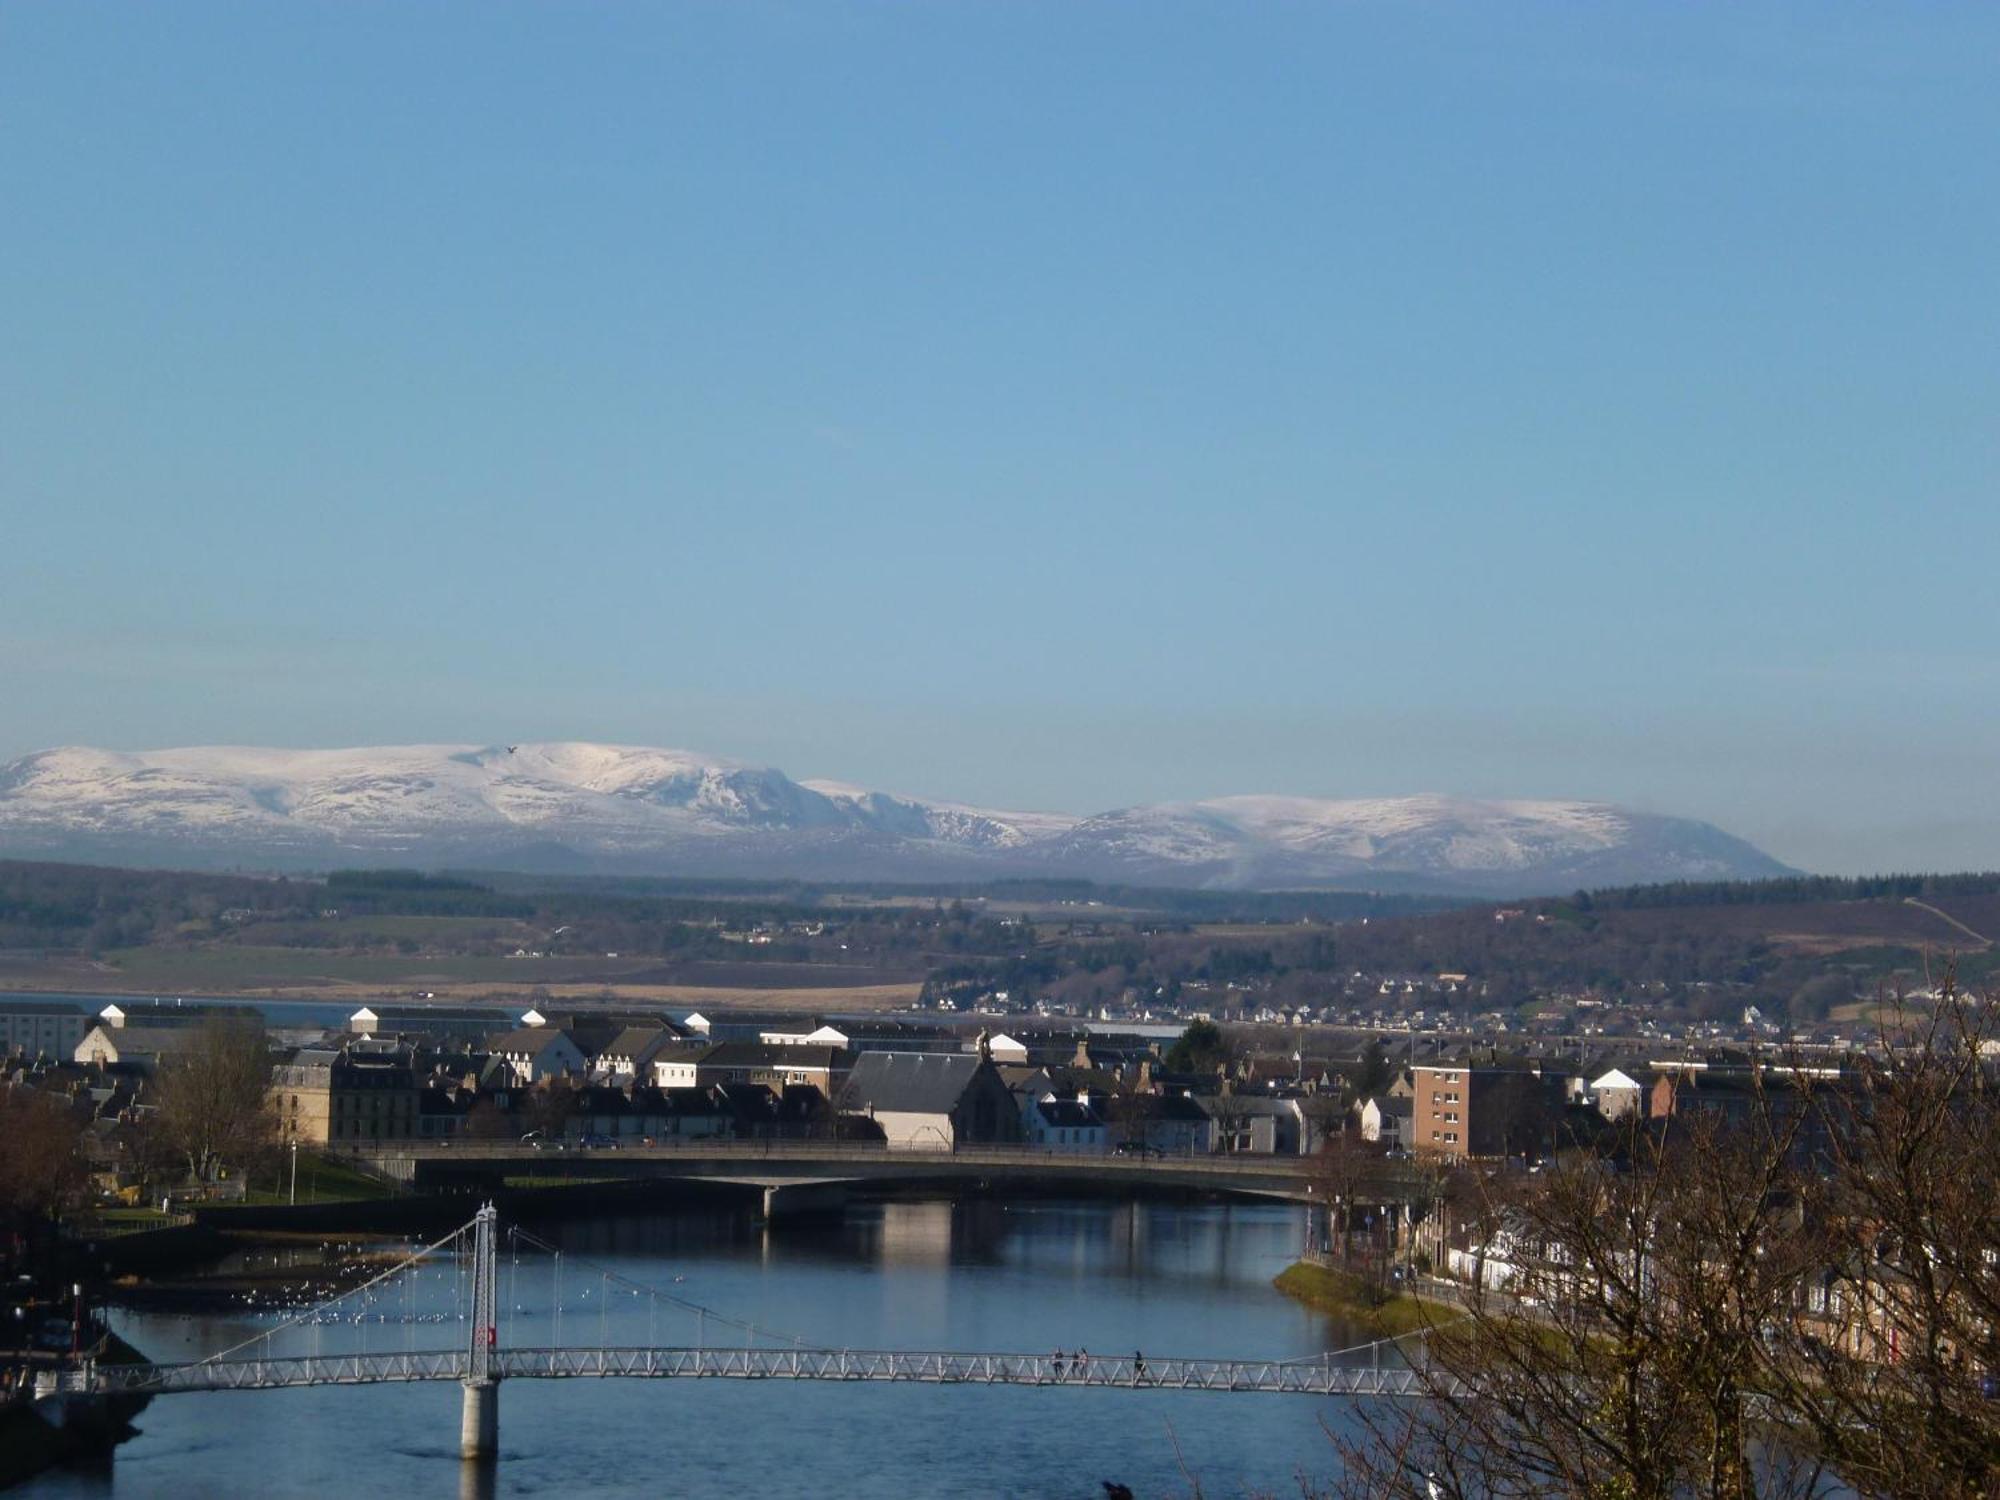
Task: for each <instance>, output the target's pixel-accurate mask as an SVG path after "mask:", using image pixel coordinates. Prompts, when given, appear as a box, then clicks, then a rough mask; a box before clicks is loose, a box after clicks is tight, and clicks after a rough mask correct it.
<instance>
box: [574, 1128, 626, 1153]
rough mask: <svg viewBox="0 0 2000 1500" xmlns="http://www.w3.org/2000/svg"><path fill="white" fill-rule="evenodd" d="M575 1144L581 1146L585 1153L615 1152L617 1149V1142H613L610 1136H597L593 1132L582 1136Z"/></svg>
mask: <svg viewBox="0 0 2000 1500" xmlns="http://www.w3.org/2000/svg"><path fill="white" fill-rule="evenodd" d="M577 1144H578V1145H580V1146H582V1147H583V1149H584V1150H586V1151H616V1150H617V1149H618V1142H616V1141H614V1140H613V1139H612V1138H611V1137H610V1136H608V1135H598V1134H596V1133H595V1132H593V1133H591V1134H589V1135H586V1136H584V1137H583V1138H582V1139H581V1140H580V1141H578V1142H577Z"/></svg>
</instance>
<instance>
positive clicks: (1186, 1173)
mask: <svg viewBox="0 0 2000 1500" xmlns="http://www.w3.org/2000/svg"><path fill="white" fill-rule="evenodd" d="M355 1155H356V1156H357V1158H358V1159H359V1160H361V1161H363V1162H365V1163H367V1164H368V1165H369V1166H370V1167H372V1168H373V1169H375V1170H376V1171H378V1172H380V1173H382V1174H383V1175H385V1176H387V1177H390V1178H392V1179H394V1180H396V1181H400V1182H403V1183H407V1184H409V1185H410V1186H411V1187H413V1188H417V1189H419V1190H423V1189H432V1188H441V1189H453V1188H456V1189H461V1190H463V1189H467V1188H475V1187H487V1186H497V1185H498V1184H499V1183H501V1182H502V1181H504V1180H505V1179H508V1178H515V1179H519V1178H522V1177H534V1178H537V1179H548V1178H563V1177H575V1178H587V1179H591V1180H596V1181H602V1180H606V1179H620V1178H639V1179H643V1178H666V1179H671V1178H682V1179H687V1180H692V1181H711V1182H735V1183H741V1184H746V1185H755V1186H760V1187H764V1188H766V1189H780V1190H782V1189H784V1188H786V1187H787V1186H788V1185H795V1184H801V1183H806V1182H811V1183H817V1184H832V1183H840V1184H847V1185H864V1184H880V1185H907V1186H912V1187H948V1188H956V1187H972V1188H984V1189H997V1190H1004V1189H1006V1188H1009V1187H1022V1188H1028V1189H1031V1190H1038V1191H1043V1192H1047V1191H1051V1190H1054V1191H1060V1190H1062V1189H1064V1188H1066V1187H1070V1188H1075V1189H1077V1190H1079V1191H1102V1190H1104V1189H1107V1188H1110V1189H1120V1188H1126V1189H1133V1188H1138V1189H1143V1188H1156V1189H1170V1190H1183V1191H1197V1192H1227V1193H1241V1194H1247V1195H1252V1196H1256V1197H1264V1198H1279V1199H1284V1200H1287V1201H1291V1202H1298V1203H1310V1202H1317V1201H1323V1199H1324V1195H1325V1193H1326V1191H1327V1186H1326V1184H1325V1182H1324V1181H1323V1177H1324V1174H1323V1171H1322V1169H1321V1167H1320V1166H1319V1165H1318V1163H1317V1162H1316V1160H1315V1158H1313V1157H1308V1156H1235V1155H1199V1156H1196V1155H1186V1156H1175V1155H1168V1156H1119V1155H1115V1154H1090V1155H1086V1154H1083V1153H1078V1152H1063V1151H1052V1150H1048V1149H1045V1148H1040V1147H1035V1146H961V1147H959V1148H958V1149H956V1150H942V1149H940V1150H924V1149H912V1148H906V1147H893V1148H892V1147H887V1146H883V1145H880V1144H868V1143H856V1142H841V1141H795V1140H770V1141H735V1140H728V1141H724V1140H717V1141H706V1140H690V1141H666V1142H659V1143H656V1144H653V1145H645V1144H641V1143H639V1142H636V1141H621V1142H620V1143H619V1144H618V1145H617V1146H616V1147H615V1148H612V1147H598V1148H595V1149H584V1148H578V1147H576V1146H573V1145H572V1146H568V1147H566V1148H564V1149H561V1150H554V1149H539V1150H538V1149H536V1147H535V1145H534V1144H533V1143H531V1142H521V1141H464V1140H456V1141H435V1142H433V1141H396V1142H384V1143H383V1144H382V1145H380V1146H379V1147H371V1148H364V1149H362V1150H360V1151H357V1152H356V1153H355ZM1349 1192H1350V1193H1351V1195H1352V1198H1353V1201H1354V1202H1356V1203H1357V1204H1359V1203H1367V1204H1379V1205H1390V1204H1401V1203H1412V1202H1420V1201H1422V1200H1423V1198H1424V1196H1425V1195H1426V1194H1427V1192H1428V1189H1427V1188H1426V1187H1425V1186H1424V1184H1423V1183H1422V1182H1421V1181H1420V1180H1419V1178H1418V1177H1417V1175H1416V1174H1415V1173H1414V1172H1412V1171H1411V1170H1410V1169H1409V1167H1408V1165H1407V1164H1405V1163H1398V1162H1387V1161H1384V1162H1378V1163H1373V1164H1371V1166H1370V1168H1369V1170H1368V1171H1367V1172H1365V1173H1364V1174H1362V1175H1361V1176H1360V1178H1359V1179H1358V1180H1357V1181H1355V1182H1353V1183H1351V1184H1349ZM776 1196H777V1197H778V1198H779V1199H782V1198H783V1196H784V1195H783V1194H782V1192H781V1193H779V1194H778V1195H776Z"/></svg>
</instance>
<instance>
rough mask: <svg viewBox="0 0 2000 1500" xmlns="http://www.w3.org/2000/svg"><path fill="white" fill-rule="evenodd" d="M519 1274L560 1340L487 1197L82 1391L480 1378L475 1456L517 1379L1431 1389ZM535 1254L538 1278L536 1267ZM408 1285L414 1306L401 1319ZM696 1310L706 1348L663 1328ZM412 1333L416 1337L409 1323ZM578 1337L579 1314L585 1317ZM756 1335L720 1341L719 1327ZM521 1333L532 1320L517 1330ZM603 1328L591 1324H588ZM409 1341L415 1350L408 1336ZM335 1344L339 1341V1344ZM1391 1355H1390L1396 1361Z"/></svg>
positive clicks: (1343, 1368) (1329, 1359)
mask: <svg viewBox="0 0 2000 1500" xmlns="http://www.w3.org/2000/svg"><path fill="white" fill-rule="evenodd" d="M506 1237H507V1240H508V1242H509V1247H510V1256H509V1261H508V1275H509V1276H510V1277H515V1278H518V1276H519V1275H520V1268H521V1266H522V1264H523V1262H524V1258H531V1257H535V1256H543V1257H546V1258H547V1263H548V1265H549V1267H550V1268H551V1271H552V1278H553V1283H554V1289H555V1296H554V1299H553V1310H554V1317H553V1321H552V1324H551V1325H550V1326H549V1327H548V1329H547V1331H546V1333H544V1329H543V1326H542V1325H541V1324H539V1323H538V1324H536V1325H535V1326H534V1330H533V1333H534V1336H538V1337H547V1338H549V1339H550V1341H549V1342H546V1343H536V1344H528V1345H516V1344H515V1343H513V1342H512V1341H511V1340H509V1339H508V1338H506V1337H505V1335H506V1334H507V1333H508V1332H509V1331H510V1328H509V1324H510V1321H511V1319H510V1314H511V1312H512V1311H513V1310H514V1309H516V1308H518V1307H519V1305H520V1304H519V1303H518V1302H517V1301H516V1299H515V1296H514V1292H515V1291H517V1290H518V1288H517V1287H511V1288H509V1289H508V1295H507V1296H506V1297H505V1298H504V1299H503V1297H502V1295H501V1293H502V1287H501V1267H500V1261H499V1255H498V1246H499V1241H500V1226H499V1216H498V1214H497V1213H496V1211H495V1210H494V1209H493V1208H492V1207H490V1206H489V1207H486V1208H483V1209H481V1210H480V1211H479V1213H478V1214H477V1215H476V1216H475V1217H474V1218H473V1219H472V1220H471V1222H469V1223H467V1224H465V1225H463V1226H461V1227H460V1228H459V1229H457V1230H456V1231H454V1232H453V1233H452V1234H449V1235H447V1236H445V1237H444V1238H443V1239H441V1240H438V1241H436V1242H435V1243H432V1244H429V1245H425V1246H423V1247H422V1248H420V1249H418V1250H417V1251H415V1252H414V1253H412V1254H411V1255H409V1256H407V1257H406V1258H404V1259H401V1260H399V1261H398V1262H396V1263H395V1264H394V1265H391V1266H390V1267H388V1268H387V1269H385V1270H383V1271H382V1272H381V1273H379V1274H378V1275H376V1276H373V1277H371V1278H369V1279H368V1280H366V1281H363V1282H361V1283H360V1284H359V1285H356V1286H354V1287H351V1288H349V1289H347V1290H346V1291H343V1292H341V1293H339V1294H338V1295H335V1296H331V1297H328V1298H326V1299H325V1300H323V1301H320V1302H317V1303H315V1304H313V1305H312V1306H310V1307H307V1308H305V1309H304V1310H302V1311H300V1312H298V1313H296V1314H295V1315H294V1316H291V1317H288V1318H286V1319H285V1320H283V1321H282V1322H280V1323H278V1324H276V1325H275V1326H273V1327H271V1328H269V1329H266V1330H264V1331H262V1332H260V1333H257V1334H255V1335H253V1336H252V1337H250V1338H248V1339H245V1340H243V1341H242V1342H240V1343H238V1344H236V1345H233V1346H231V1347H229V1348H226V1349H222V1350H220V1351H218V1352H216V1353H214V1354H210V1355H208V1356H207V1357H206V1358H203V1359H198V1360H192V1361H186V1362H181V1363H172V1364H167V1363H159V1364H104V1363H96V1364H86V1365H85V1366H84V1367H82V1368H80V1369H77V1370H73V1371H69V1372H66V1376H65V1378H64V1381H63V1388H64V1390H65V1392H66V1393H74V1394H78V1395H90V1396H112V1395H128V1396H131V1395H144V1396H164V1395H171V1394H176V1393H181V1392H193V1391H245V1390H275V1389H282V1388H286V1387H297V1386H324V1385H372V1384H379V1383H384V1382H397V1381H457V1382H458V1383H459V1384H460V1385H462V1386H463V1387H464V1392H465V1396H464V1407H463V1415H462V1423H461V1430H460V1438H461V1442H460V1447H461V1451H462V1452H463V1453H464V1455H465V1456H466V1457H468V1458H490V1457H492V1456H493V1455H494V1454H495V1453H496V1452H497V1451H498V1441H499V1400H498V1396H499V1388H500V1384H501V1383H502V1382H503V1381H507V1380H565V1379H637V1380H684V1379H696V1380H833V1381H864V1382H868V1381H873V1382H903V1383H918V1384H931V1385H1007V1386H1044V1387H1059V1388H1064V1389H1076V1390H1085V1389H1092V1388H1098V1389H1114V1390H1151V1391H1241V1392H1265V1393H1275V1394H1288V1395H1311V1396H1350V1397H1406V1396H1417V1395H1422V1394H1424V1393H1425V1391H1426V1390H1427V1389H1431V1387H1430V1386H1428V1385H1427V1383H1426V1381H1425V1378H1424V1375H1423V1373H1422V1372H1421V1371H1420V1370H1418V1369H1416V1368H1413V1367H1412V1366H1411V1365H1410V1364H1409V1363H1408V1362H1407V1361H1406V1360H1405V1359H1404V1358H1403V1357H1402V1354H1401V1351H1400V1350H1398V1349H1396V1348H1395V1347H1394V1343H1395V1341H1392V1340H1383V1341H1379V1342H1377V1343H1374V1344H1363V1345H1359V1346H1357V1347H1355V1348H1352V1349H1344V1350H1338V1351H1334V1352H1330V1353H1326V1354H1321V1355H1315V1356H1311V1357H1307V1358H1303V1359H1217V1358H1177V1357H1163V1358H1162V1357H1154V1356H1151V1355H1146V1354H1141V1353H1133V1354H1130V1355H1112V1356H1105V1355H1095V1354H1089V1353H1086V1352H1084V1351H1082V1350H1077V1351H1070V1352H1065V1351H1061V1350H1057V1351H1054V1352H1052V1353H1047V1354H1030V1353H1021V1352H1007V1353H972V1352H963V1351H944V1350H901V1349H897V1350H890V1349H833V1348H824V1347H819V1346H817V1345H815V1344H813V1343H811V1342H809V1341H807V1340H804V1339H800V1338H797V1337H794V1336H792V1335H789V1334H783V1333H779V1332H776V1331H774V1330H771V1329H768V1328H764V1327H761V1326H759V1325H758V1324H755V1323H752V1322H748V1321H745V1320H743V1319H739V1318H733V1317H730V1316H728V1315H726V1314H724V1313H721V1312H718V1311H716V1310H714V1309H712V1308H709V1307H706V1306H704V1305H702V1304H700V1303H697V1302H694V1301H692V1300H690V1299H688V1298H686V1297H683V1296H680V1295H679V1294H677V1293H674V1292H671V1291H669V1290H667V1289H666V1288H663V1287H658V1286H652V1285H648V1284H645V1283H642V1282H638V1281H634V1280H632V1279H631V1278H630V1277H627V1276H624V1275H622V1274H621V1273H619V1272H617V1271H615V1270H612V1269H610V1268H608V1267H603V1266H598V1265H594V1264H591V1263H589V1262H584V1261H580V1260H578V1258H576V1257H574V1256H568V1257H566V1256H565V1255H564V1253H563V1252H562V1251H561V1250H560V1249H559V1248H558V1247H556V1246H554V1245H551V1244H549V1243H547V1242H546V1241H544V1240H541V1239H539V1238H537V1237H536V1236H534V1235H532V1234H530V1233H529V1232H528V1231H526V1230H524V1229H520V1228H518V1227H516V1228H512V1229H509V1230H508V1231H507V1236H506ZM536 1269H537V1268H535V1267H533V1266H532V1265H531V1267H530V1270H529V1275H530V1276H531V1277H532V1276H534V1275H535V1274H536ZM438 1271H442V1272H443V1273H444V1275H443V1278H442V1286H441V1287H439V1286H434V1287H433V1288H432V1293H433V1301H436V1300H439V1298H438V1295H437V1294H438V1293H439V1292H442V1293H443V1294H447V1295H449V1297H450V1303H451V1311H450V1312H449V1313H436V1314H433V1315H432V1318H431V1319H430V1321H431V1322H432V1325H433V1326H436V1325H438V1324H456V1325H458V1327H460V1328H462V1329H463V1333H462V1335H461V1336H460V1337H458V1338H455V1339H454V1340H453V1341H452V1344H451V1346H450V1347H441V1348H417V1347H414V1345H415V1340H416V1337H417V1334H416V1329H417V1328H418V1327H419V1326H422V1325H423V1323H424V1321H425V1320H423V1319H419V1318H416V1317H414V1316H411V1315H409V1311H410V1309H411V1307H412V1306H413V1304H412V1303H411V1301H410V1300H409V1299H410V1290H409V1286H410V1279H411V1278H412V1277H413V1276H416V1275H419V1274H424V1273H426V1272H431V1273H435V1272H438ZM578 1277H581V1278H583V1279H585V1280H586V1281H588V1282H594V1283H595V1290H596V1291H597V1293H598V1295H597V1297H596V1298H595V1308H596V1311H597V1317H596V1319H595V1323H596V1330H595V1331H596V1333H597V1341H596V1342H595V1343H594V1344H592V1343H579V1342H575V1341H573V1340H571V1341H566V1340H565V1339H564V1336H563V1312H562V1308H563V1296H562V1287H563V1284H564V1281H565V1278H568V1279H569V1280H570V1282H571V1283H572V1284H574V1281H575V1279H576V1278H578ZM399 1296H400V1297H401V1298H402V1299H403V1300H402V1306H403V1308H404V1310H405V1315H404V1316H402V1317H400V1318H399V1317H396V1316H394V1309H395V1307H396V1306H397V1299H398V1298H399ZM620 1296H622V1297H625V1298H626V1299H628V1300H630V1301H639V1300H643V1302H644V1305H645V1306H646V1309H647V1315H648V1333H649V1337H648V1340H647V1342H646V1343H644V1344H637V1345H635V1344H633V1343H631V1342H629V1339H627V1338H625V1336H624V1332H623V1330H624V1327H625V1324H626V1322H627V1321H628V1320H627V1319H626V1318H624V1317H621V1319H620V1327H619V1332H620V1334H621V1338H620V1339H617V1340H614V1339H613V1338H612V1337H611V1334H612V1332H613V1330H612V1327H611V1323H610V1320H609V1317H608V1314H607V1309H608V1308H609V1306H610V1305H611V1304H612V1302H613V1301H614V1300H616V1299H617V1298H618V1297H620ZM662 1316H665V1317H666V1318H667V1319H668V1324H669V1326H668V1330H667V1332H668V1333H669V1334H670V1335H671V1333H672V1332H673V1331H674V1330H675V1329H676V1328H680V1329H685V1327H686V1322H685V1321H684V1320H687V1319H692V1320H693V1323H694V1332H695V1334H696V1340H695V1342H694V1343H692V1344H686V1343H675V1342H672V1341H670V1339H669V1340H663V1339H661V1338H659V1336H658V1335H659V1333H660V1327H659V1324H660V1319H661V1317H662ZM397 1327H400V1328H401V1330H402V1333H401V1338H400V1341H399V1340H398V1338H397V1335H396V1334H395V1333H394V1331H393V1330H394V1329H395V1328H397ZM570 1328H571V1331H572V1333H574V1332H575V1331H576V1330H577V1320H576V1319H575V1318H574V1317H572V1319H571V1321H570ZM711 1329H714V1330H716V1331H718V1332H721V1333H726V1334H727V1335H728V1336H729V1338H730V1339H731V1340H734V1339H736V1338H741V1339H742V1340H743V1342H741V1343H735V1342H727V1343H721V1344H716V1343H711V1342H710V1339H709V1333H710V1330H711ZM516 1331H518V1330H516ZM583 1331H584V1332H585V1333H586V1335H587V1334H588V1332H589V1328H588V1320H586V1325H585V1328H584V1330H583ZM398 1342H400V1344H401V1347H396V1345H397V1344H398ZM329 1345H331V1346H332V1347H329ZM1385 1355H1386V1358H1385Z"/></svg>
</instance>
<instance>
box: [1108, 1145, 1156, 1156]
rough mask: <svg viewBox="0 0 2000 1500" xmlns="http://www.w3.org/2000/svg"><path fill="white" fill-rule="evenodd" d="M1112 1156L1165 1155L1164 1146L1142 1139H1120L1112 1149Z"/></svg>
mask: <svg viewBox="0 0 2000 1500" xmlns="http://www.w3.org/2000/svg"><path fill="white" fill-rule="evenodd" d="M1111 1154H1112V1155H1113V1156H1165V1155H1166V1154H1167V1150H1166V1147H1164V1146H1152V1145H1148V1144H1147V1143H1146V1142H1144V1141H1120V1142H1119V1143H1118V1144H1117V1146H1116V1147H1115V1148H1114V1149H1113V1150H1112V1153H1111Z"/></svg>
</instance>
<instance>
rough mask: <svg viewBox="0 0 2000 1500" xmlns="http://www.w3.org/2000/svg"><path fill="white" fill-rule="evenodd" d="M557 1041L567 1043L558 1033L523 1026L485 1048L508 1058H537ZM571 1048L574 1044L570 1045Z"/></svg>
mask: <svg viewBox="0 0 2000 1500" xmlns="http://www.w3.org/2000/svg"><path fill="white" fill-rule="evenodd" d="M559 1041H565V1042H566V1041H569V1038H568V1037H567V1036H565V1035H564V1034H563V1033H562V1032H560V1031H554V1030H550V1029H547V1028H544V1027H539V1026H524V1027H522V1028H521V1029H520V1030H518V1031H509V1032H507V1033H505V1034H504V1035H502V1036H496V1037H494V1038H493V1039H492V1041H490V1042H489V1043H488V1044H487V1046H488V1048H489V1049H490V1050H491V1051H494V1052H504V1053H506V1054H508V1055H510V1056H526V1057H539V1056H541V1054H542V1053H544V1052H546V1051H547V1050H548V1049H549V1048H551V1047H553V1046H554V1045H555V1044H556V1043H557V1042H559ZM571 1045H572V1046H574V1045H575V1043H571Z"/></svg>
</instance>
